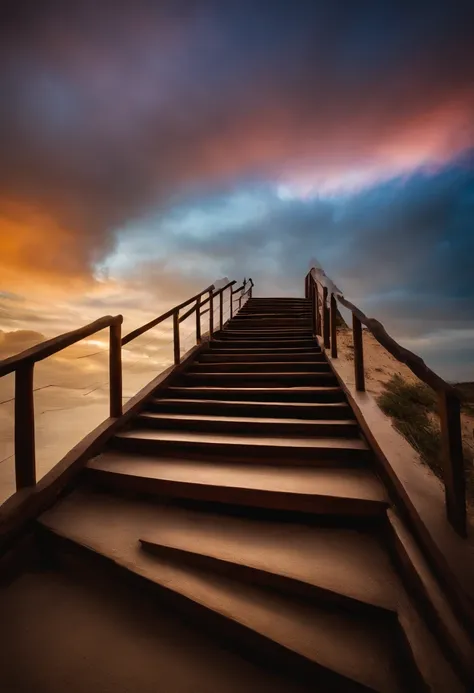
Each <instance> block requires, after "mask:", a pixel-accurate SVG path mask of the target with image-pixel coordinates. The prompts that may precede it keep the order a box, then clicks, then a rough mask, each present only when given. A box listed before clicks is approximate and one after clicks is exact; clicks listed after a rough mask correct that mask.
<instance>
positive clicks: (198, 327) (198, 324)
mask: <svg viewBox="0 0 474 693" xmlns="http://www.w3.org/2000/svg"><path fill="white" fill-rule="evenodd" d="M196 344H201V297H200V296H198V297H197V299H196Z"/></svg>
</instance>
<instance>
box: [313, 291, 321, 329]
mask: <svg viewBox="0 0 474 693" xmlns="http://www.w3.org/2000/svg"><path fill="white" fill-rule="evenodd" d="M319 310H320V299H319V287H318V282H314V319H315V328H314V329H315V334H316V335H318V334H321V315H320V312H319Z"/></svg>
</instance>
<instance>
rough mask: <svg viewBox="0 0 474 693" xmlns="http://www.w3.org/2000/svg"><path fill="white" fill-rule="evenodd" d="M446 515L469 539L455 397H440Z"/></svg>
mask: <svg viewBox="0 0 474 693" xmlns="http://www.w3.org/2000/svg"><path fill="white" fill-rule="evenodd" d="M438 405H439V417H440V424H441V446H442V455H443V475H444V489H445V496H446V514H447V516H448V520H449V522H450V524H451V525H452V527H453V528H454V529H455V530H456V532H457V533H458V534H460V535H461V536H466V479H465V469H464V455H463V449H462V432H461V407H460V402H459V399H458V398H457V397H456V395H455V394H451V393H448V392H446V391H444V392H440V393H439V395H438Z"/></svg>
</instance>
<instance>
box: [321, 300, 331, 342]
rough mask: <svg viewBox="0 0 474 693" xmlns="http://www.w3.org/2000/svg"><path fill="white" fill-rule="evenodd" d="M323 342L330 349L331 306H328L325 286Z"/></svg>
mask: <svg viewBox="0 0 474 693" xmlns="http://www.w3.org/2000/svg"><path fill="white" fill-rule="evenodd" d="M322 307H323V342H324V348H325V349H329V347H330V341H329V308H328V290H327V287H326V286H323V306H322Z"/></svg>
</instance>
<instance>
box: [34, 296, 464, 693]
mask: <svg viewBox="0 0 474 693" xmlns="http://www.w3.org/2000/svg"><path fill="white" fill-rule="evenodd" d="M388 507H389V504H388V498H387V494H386V490H385V487H384V485H383V484H382V482H381V481H380V479H379V478H378V476H377V473H376V463H375V459H374V456H373V453H372V451H371V450H370V448H369V446H368V444H367V443H366V441H365V439H364V438H363V436H362V434H361V432H360V430H359V427H358V425H357V423H356V421H355V418H354V415H353V412H352V410H351V408H350V406H349V404H348V402H347V400H346V397H345V395H344V393H343V391H342V389H341V387H339V385H338V381H337V379H336V377H335V375H334V374H333V371H332V370H331V367H330V365H329V363H328V362H327V360H326V357H325V355H324V353H323V352H322V351H321V349H320V347H319V345H318V342H317V341H316V340H315V339H314V337H313V336H312V328H311V313H310V301H309V300H307V299H290V298H251V299H250V300H249V301H248V302H247V304H246V305H245V306H244V307H243V308H242V310H241V311H240V312H239V313H238V315H236V316H235V317H234V318H233V319H232V320H230V321H229V322H228V323H227V325H226V326H225V328H224V329H223V330H221V331H220V332H217V333H216V334H215V338H214V339H213V340H212V341H211V342H209V343H208V344H207V345H206V347H205V348H204V349H202V350H200V351H199V352H198V353H197V357H196V358H195V360H194V361H192V362H191V363H190V365H189V366H187V368H186V369H185V370H184V371H182V372H179V373H176V374H175V376H174V378H173V380H172V381H171V384H169V385H168V386H167V388H166V389H160V390H159V391H157V392H156V393H155V396H154V397H152V398H150V399H149V400H148V402H147V404H146V406H145V408H144V409H142V411H141V412H140V413H139V414H138V415H137V416H136V417H135V418H134V419H133V420H132V422H131V424H130V425H128V427H127V428H126V429H124V430H122V431H120V432H119V433H118V434H117V435H116V436H115V437H114V438H113V439H112V441H111V443H109V445H108V446H107V448H106V449H105V450H104V451H103V453H102V454H100V455H99V456H98V457H95V458H94V459H92V460H90V461H89V462H88V464H87V468H86V470H85V473H84V475H83V481H82V483H81V484H80V485H79V486H77V487H76V488H75V489H73V490H72V492H71V493H69V494H68V495H65V496H64V497H63V498H62V499H60V500H59V502H57V503H56V504H55V505H54V506H53V507H52V508H50V509H49V510H48V511H46V512H45V513H43V514H42V516H41V517H40V518H39V520H38V522H39V523H40V526H41V533H42V535H43V540H44V545H45V546H47V547H48V551H51V555H54V556H56V557H57V556H58V555H62V554H64V555H66V554H68V552H69V553H71V552H72V554H74V555H75V556H76V557H77V556H79V557H80V563H81V564H82V563H87V564H89V565H90V563H91V562H92V564H94V561H95V562H97V561H99V562H100V564H101V565H102V564H104V563H105V564H107V563H108V562H110V564H111V565H113V566H114V569H117V568H119V569H121V572H122V573H124V574H126V575H128V576H129V577H130V576H132V577H133V579H134V580H136V581H137V582H136V585H137V586H138V588H139V589H141V586H146V588H147V590H146V591H145V594H146V599H149V600H150V603H151V600H153V599H154V598H155V595H156V594H157V593H156V592H155V590H157V591H158V593H160V594H161V596H163V595H164V597H165V600H166V601H167V602H168V603H169V604H172V605H173V608H175V609H177V610H178V611H179V613H180V614H184V615H185V618H187V619H190V622H192V623H197V624H198V625H199V627H200V628H202V629H203V631H204V630H205V631H206V633H211V635H212V636H213V637H214V638H215V639H216V641H218V642H219V643H226V646H228V647H229V648H230V649H231V651H237V652H238V653H239V656H243V659H246V660H248V659H249V658H250V659H251V660H252V661H257V662H258V666H259V667H263V669H264V671H268V672H272V675H274V674H275V672H276V673H277V674H278V676H279V677H281V679H282V680H288V681H289V682H290V684H291V685H294V686H295V688H294V689H293V688H291V690H298V691H300V690H305V691H306V690H307V691H310V690H311V691H324V692H326V691H383V692H384V693H405V692H406V691H416V692H418V691H425V690H434V691H446V692H448V691H449V692H452V691H462V690H464V688H463V687H462V686H461V685H460V683H459V681H458V679H457V677H456V675H455V674H454V673H453V670H452V668H451V666H450V665H449V664H448V661H447V659H446V657H445V654H444V653H443V651H442V649H441V648H440V646H439V644H438V641H437V640H436V639H435V638H434V636H433V635H432V633H431V632H430V629H429V628H428V627H427V625H426V623H425V622H424V620H423V619H422V618H421V617H420V615H419V613H418V610H417V608H415V605H414V603H413V601H412V600H411V598H410V596H409V594H408V592H407V591H406V590H405V588H404V586H403V584H402V582H401V579H400V577H399V573H398V571H397V568H396V567H395V564H394V563H392V560H391V557H390V554H389V549H388V548H387V545H388V542H387V541H386V538H385V536H386V535H385V533H386V514H387V509H388ZM104 559H105V560H104ZM107 559H108V561H107ZM133 584H135V583H133ZM296 686H298V688H296ZM300 686H303V688H300ZM132 688H133V686H132ZM163 690H165V689H163ZM189 690H190V691H191V690H192V691H194V690H196V691H200V690H203V691H204V690H207V689H206V688H205V687H203V688H200V687H199V686H198V685H196V688H190V689H189ZM247 690H248V689H247ZM288 690H290V689H288ZM137 693H139V691H138V692H137Z"/></svg>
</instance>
